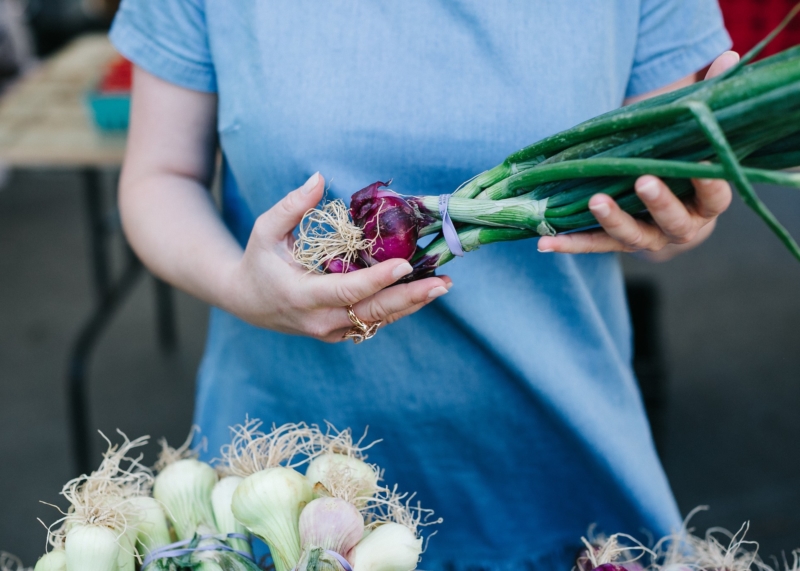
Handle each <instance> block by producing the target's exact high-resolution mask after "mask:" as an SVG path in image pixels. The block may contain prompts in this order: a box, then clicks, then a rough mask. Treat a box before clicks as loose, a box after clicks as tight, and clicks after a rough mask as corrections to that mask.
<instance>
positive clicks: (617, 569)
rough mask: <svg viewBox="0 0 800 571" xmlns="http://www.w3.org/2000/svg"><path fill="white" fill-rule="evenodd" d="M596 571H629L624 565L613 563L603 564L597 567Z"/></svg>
mask: <svg viewBox="0 0 800 571" xmlns="http://www.w3.org/2000/svg"><path fill="white" fill-rule="evenodd" d="M594 571H627V569H626V568H625V567H623V566H622V565H614V564H613V563H603V564H602V565H600V566H598V567H595V568H594Z"/></svg>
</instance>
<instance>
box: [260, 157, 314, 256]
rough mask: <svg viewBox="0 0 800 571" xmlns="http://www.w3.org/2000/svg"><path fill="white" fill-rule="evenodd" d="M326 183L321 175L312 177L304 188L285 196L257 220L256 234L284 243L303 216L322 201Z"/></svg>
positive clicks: (270, 241)
mask: <svg viewBox="0 0 800 571" xmlns="http://www.w3.org/2000/svg"><path fill="white" fill-rule="evenodd" d="M324 186H325V181H324V179H323V178H322V176H321V175H320V174H319V173H314V174H313V175H311V178H309V179H308V180H307V181H306V182H305V183H304V184H303V186H301V187H300V188H298V189H296V190H293V191H292V192H290V193H289V194H287V195H286V196H284V197H283V198H282V199H281V200H280V201H279V202H278V203H277V204H276V205H275V206H273V207H272V208H270V209H269V210H267V211H266V212H265V213H264V214H262V215H261V216H259V217H258V220H256V224H255V228H254V229H253V231H254V233H256V235H257V236H259V237H260V238H261V239H263V240H265V241H266V242H269V243H277V242H281V241H283V240H284V239H285V238H286V236H287V234H291V233H292V231H293V230H294V229H295V227H296V226H297V225H298V224H299V223H300V220H302V218H303V215H304V214H305V213H306V212H307V211H308V210H309V209H310V208H313V207H314V206H316V205H317V203H318V202H319V201H320V200H321V199H322V191H323V189H324Z"/></svg>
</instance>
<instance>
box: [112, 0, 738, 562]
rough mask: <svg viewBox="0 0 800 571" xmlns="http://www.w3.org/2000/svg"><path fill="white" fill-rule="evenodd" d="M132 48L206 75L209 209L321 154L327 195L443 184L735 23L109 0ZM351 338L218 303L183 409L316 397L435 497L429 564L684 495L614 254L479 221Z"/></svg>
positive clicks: (635, 89) (672, 510) (257, 192)
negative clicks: (490, 235)
mask: <svg viewBox="0 0 800 571" xmlns="http://www.w3.org/2000/svg"><path fill="white" fill-rule="evenodd" d="M111 38H112V40H113V42H114V44H115V45H116V46H117V48H118V49H119V50H120V51H121V52H122V53H123V54H124V55H126V56H128V57H129V58H130V59H132V60H133V61H134V62H135V63H136V64H138V65H140V66H141V67H143V68H144V69H146V70H148V71H150V72H151V73H153V74H155V75H157V76H160V77H162V78H164V79H166V80H167V81H170V82H172V83H175V84H177V85H180V86H183V87H187V88H189V89H194V90H198V91H215V92H217V93H218V94H219V120H218V129H219V138H220V142H221V145H222V149H223V151H224V157H225V172H224V200H223V202H224V204H223V215H224V218H225V220H226V222H227V224H228V226H229V227H230V229H231V231H232V232H233V233H234V234H235V235H236V236H237V237H238V239H239V240H240V241H241V243H242V244H244V243H245V242H246V241H247V238H248V235H249V233H250V229H251V227H252V224H253V221H254V219H255V218H256V216H258V215H259V214H260V213H262V212H264V211H265V210H267V209H268V208H270V207H271V206H272V205H273V204H275V202H276V201H277V200H278V199H280V198H281V197H282V196H283V195H284V194H285V193H286V192H288V191H290V190H291V189H294V188H296V187H297V186H299V185H300V184H302V183H303V181H305V180H306V178H308V177H309V176H310V175H311V174H313V173H314V172H315V171H317V170H319V171H320V172H321V173H322V174H323V175H324V176H325V177H326V178H327V180H329V181H333V186H332V189H331V192H332V194H334V195H336V196H340V197H345V198H346V197H349V195H350V194H351V193H352V192H354V191H356V190H358V189H360V188H362V187H364V186H366V185H367V184H369V183H372V182H374V181H376V180H386V179H389V178H393V179H394V184H393V188H394V189H395V190H397V191H399V192H401V193H407V194H413V193H418V194H419V193H424V194H440V193H445V192H450V191H452V190H454V189H455V188H456V187H457V186H458V185H459V183H461V182H462V181H464V180H466V179H468V178H470V177H472V176H473V175H475V174H476V173H479V172H481V171H483V170H485V169H487V168H490V167H492V166H494V165H495V164H497V163H499V162H500V161H502V159H503V158H504V157H505V156H506V155H507V154H509V153H511V152H513V151H515V150H517V149H519V148H521V147H523V146H525V145H527V144H529V143H532V142H534V141H536V140H538V139H540V138H542V137H544V136H546V135H549V134H551V133H554V132H556V131H559V130H562V129H565V128H568V127H571V126H573V125H575V124H576V123H578V122H580V121H582V120H584V119H588V118H590V117H592V116H595V115H597V114H600V113H603V112H605V111H608V110H610V109H613V108H615V107H618V106H619V105H620V104H621V103H622V101H623V99H624V98H625V96H630V95H636V94H640V93H644V92H647V91H650V90H653V89H655V88H658V87H661V86H663V85H666V84H669V83H671V82H673V81H675V80H677V79H679V78H681V77H684V76H686V75H687V74H689V73H691V72H694V71H696V70H698V69H700V68H702V67H703V66H705V65H706V64H708V63H709V62H711V61H712V60H713V59H714V58H715V57H716V56H717V55H719V54H720V53H721V52H722V51H723V50H725V49H726V48H727V47H728V46H729V44H730V41H729V39H728V35H727V34H726V32H725V30H724V28H723V25H722V20H721V17H720V14H719V10H718V8H717V6H716V2H714V1H712V0H492V1H489V0H484V1H480V0H394V1H389V0H328V1H323V0H318V1H312V0H286V1H281V2H279V1H275V0H123V3H122V8H121V11H120V13H119V15H118V16H117V19H116V21H115V23H114V27H113V30H112V32H111ZM446 272H447V273H448V274H449V275H451V276H452V278H453V280H454V282H455V286H454V287H453V289H452V291H451V292H450V293H449V294H448V295H447V296H445V297H444V298H442V299H441V300H437V301H436V302H435V303H434V304H432V305H430V306H428V307H426V308H425V309H424V310H422V311H420V312H419V313H418V314H416V315H414V316H413V317H410V318H407V319H403V320H402V321H400V322H399V323H397V324H394V325H392V326H390V327H387V328H386V329H383V330H381V332H380V333H379V335H377V336H376V337H375V338H374V339H373V340H371V341H369V342H368V343H364V344H362V345H358V346H356V345H353V344H350V343H341V344H337V345H326V344H323V343H321V342H317V341H314V340H311V339H306V338H300V337H291V336H286V335H282V334H279V333H273V332H271V331H264V330H259V329H256V328H254V327H251V326H250V325H247V324H245V323H243V322H242V321H240V320H238V319H236V318H235V317H232V316H231V315H228V314H227V313H225V312H223V311H220V310H216V309H215V310H212V314H211V324H210V331H209V334H208V344H207V347H206V353H205V357H204V359H203V363H202V366H201V368H200V372H199V377H198V385H197V408H196V421H197V423H198V424H199V425H200V426H201V427H202V429H203V433H204V434H205V435H206V436H207V437H208V438H209V441H210V447H209V449H210V453H209V455H210V456H213V455H214V454H215V452H216V450H218V449H219V446H220V445H221V444H222V443H223V442H224V441H225V440H226V439H227V438H228V426H229V425H231V424H235V423H239V422H241V421H242V420H243V419H244V417H245V414H249V415H251V416H255V417H260V418H262V419H264V420H265V421H267V422H269V423H271V422H277V423H283V422H289V421H300V420H303V421H306V422H315V423H321V422H322V421H323V420H329V421H331V422H333V423H334V424H335V425H336V426H338V427H348V426H349V427H352V428H353V429H354V430H355V431H356V432H360V431H361V430H363V429H364V427H365V426H367V425H369V427H370V435H371V436H372V437H375V438H382V439H383V440H384V442H383V444H381V445H379V446H377V447H376V448H375V449H374V451H373V452H372V453H371V454H370V460H372V461H375V462H378V463H379V464H381V465H382V466H384V467H385V468H386V478H387V480H388V481H389V482H397V483H399V484H400V486H401V487H402V488H403V489H406V490H415V491H416V492H417V493H418V498H419V499H420V500H421V501H422V502H423V504H424V505H426V506H428V507H431V508H433V509H435V510H436V512H437V514H439V515H441V516H442V517H444V523H443V524H442V525H441V526H440V531H439V533H438V535H437V536H436V537H434V538H433V540H432V541H431V542H430V547H429V550H428V552H427V553H426V555H425V556H424V558H423V568H425V569H431V570H440V569H447V570H450V571H464V570H473V569H474V570H478V569H491V570H503V569H509V570H511V569H514V570H518V569H547V570H548V571H558V570H567V569H569V567H570V566H571V564H572V558H573V555H574V552H575V550H576V549H577V546H578V542H579V538H580V536H581V535H583V534H585V533H586V530H587V527H588V526H589V525H590V524H591V523H593V522H596V523H598V524H599V526H600V528H601V529H603V530H605V531H607V532H610V533H611V532H616V531H625V532H629V533H633V534H638V533H641V532H642V530H648V531H649V532H651V533H653V534H655V535H659V534H663V533H666V532H668V531H669V530H670V528H671V527H673V526H675V525H676V524H678V521H679V515H678V510H677V508H676V505H675V502H674V500H673V497H672V494H671V492H670V489H669V485H668V483H667V480H666V478H665V476H664V473H663V471H662V468H661V466H660V464H659V461H658V458H657V457H656V453H655V451H654V448H653V443H652V440H651V436H650V431H649V429H648V425H647V420H646V418H645V414H644V410H643V407H642V401H641V397H640V394H639V391H638V390H637V387H636V382H635V379H634V377H633V374H632V371H631V329H630V324H629V319H628V313H627V309H626V306H625V298H624V294H623V282H622V277H621V273H620V268H619V265H618V261H617V259H616V257H615V256H613V255H584V256H570V255H552V254H550V255H546V254H539V253H537V251H536V241H535V240H529V241H526V242H518V243H509V244H495V245H491V246H487V247H485V248H483V249H481V250H480V251H477V252H472V253H469V254H467V256H466V257H465V258H464V259H460V260H456V261H455V262H452V263H451V264H449V265H448V266H446Z"/></svg>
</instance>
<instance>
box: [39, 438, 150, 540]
mask: <svg viewBox="0 0 800 571" xmlns="http://www.w3.org/2000/svg"><path fill="white" fill-rule="evenodd" d="M117 432H118V433H119V434H120V435H121V436H122V438H123V442H122V443H121V444H112V443H111V441H110V440H109V439H108V438H107V437H106V436H105V435H104V434H103V433H102V432H101V433H100V434H101V436H102V437H103V438H104V439H105V441H106V442H108V449H107V450H106V452H105V453H104V454H103V461H102V462H101V463H100V467H99V468H98V469H97V470H95V471H94V472H92V473H91V474H89V475H88V476H87V475H86V474H83V475H81V476H79V477H77V478H74V479H72V480H70V481H69V482H67V483H66V484H64V487H63V488H62V490H61V495H62V496H64V498H65V499H66V500H67V502H68V503H69V508H68V509H67V511H66V512H64V511H63V510H61V509H60V508H59V507H58V506H54V505H53V507H55V508H56V509H57V510H58V511H59V512H60V513H61V515H62V516H63V517H61V518H60V519H59V520H57V521H56V522H55V523H53V524H52V525H51V526H49V527H48V526H45V527H47V531H48V534H47V536H48V537H47V542H48V544H49V545H51V546H52V547H54V548H60V547H63V546H64V541H65V538H66V533H67V531H69V529H70V527H71V526H74V525H98V526H103V527H107V528H109V529H111V530H112V531H114V532H115V533H116V534H117V536H118V537H119V536H121V535H123V534H124V533H125V532H126V531H127V529H128V526H129V524H130V522H132V521H135V519H137V517H138V512H137V510H136V508H135V507H134V506H133V505H132V503H131V501H130V500H131V499H132V498H134V497H137V496H146V495H149V494H150V491H151V489H152V486H153V475H152V473H151V471H150V470H149V469H148V468H147V467H146V466H144V465H143V464H142V463H141V460H142V455H141V454H139V455H138V456H137V457H132V456H130V455H129V454H130V453H131V451H133V450H134V449H136V448H139V447H142V446H144V445H146V444H147V442H148V439H149V436H142V437H140V438H137V439H135V440H130V439H128V437H127V436H126V435H125V434H124V433H123V432H121V431H119V430H117ZM43 503H44V502H43ZM47 505H52V504H47Z"/></svg>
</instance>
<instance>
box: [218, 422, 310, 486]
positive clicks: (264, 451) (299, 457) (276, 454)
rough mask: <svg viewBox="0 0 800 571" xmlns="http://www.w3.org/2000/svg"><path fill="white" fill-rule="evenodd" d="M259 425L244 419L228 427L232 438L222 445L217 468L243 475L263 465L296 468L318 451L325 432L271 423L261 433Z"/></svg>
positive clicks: (252, 472)
mask: <svg viewBox="0 0 800 571" xmlns="http://www.w3.org/2000/svg"><path fill="white" fill-rule="evenodd" d="M262 424H263V423H262V422H261V421H260V420H258V419H249V418H246V419H245V421H244V424H239V425H236V426H232V427H231V433H232V435H233V437H232V439H231V443H230V444H226V445H224V446H223V447H222V450H221V455H222V458H221V459H219V460H218V461H217V464H218V470H220V471H222V472H223V473H224V474H226V475H234V476H240V477H242V478H246V477H247V476H250V475H251V474H255V473H256V472H260V471H261V470H266V469H267V468H274V467H277V466H285V467H287V468H296V467H298V466H302V465H303V464H305V463H307V462H309V461H310V460H311V459H312V458H315V457H316V456H318V455H319V454H321V453H322V450H323V446H324V442H325V435H324V434H323V433H322V431H321V430H320V429H319V427H318V426H317V425H311V426H309V425H307V424H305V423H304V422H301V423H298V424H294V423H288V424H284V425H283V426H275V425H273V426H272V431H270V432H268V433H265V432H263V431H262V430H261V426H262Z"/></svg>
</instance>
